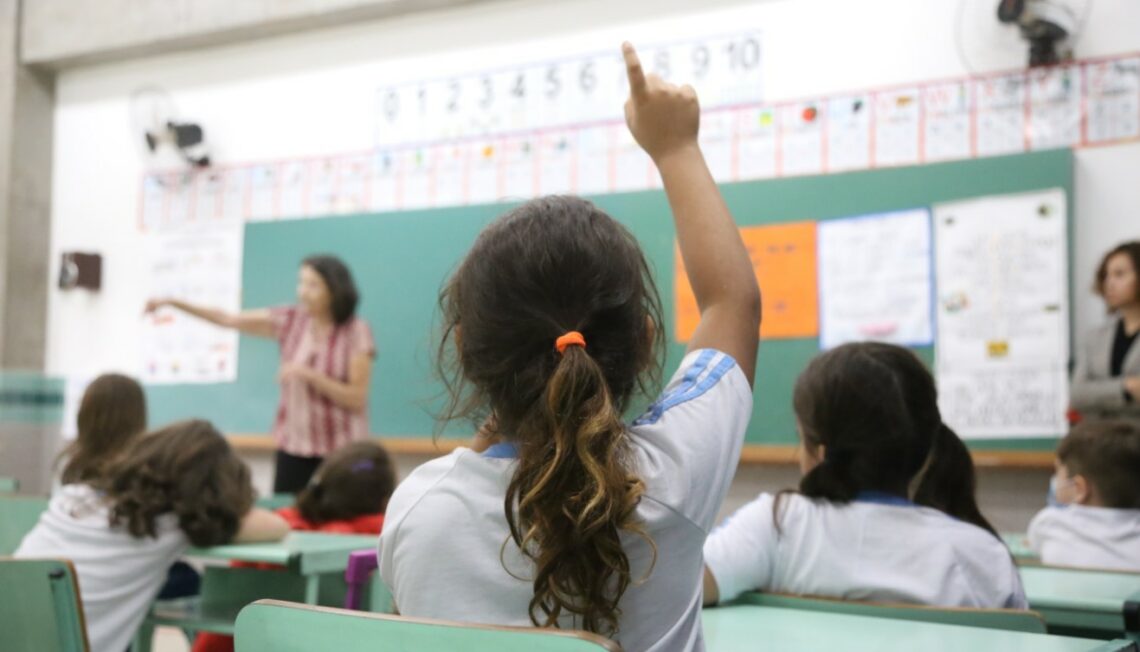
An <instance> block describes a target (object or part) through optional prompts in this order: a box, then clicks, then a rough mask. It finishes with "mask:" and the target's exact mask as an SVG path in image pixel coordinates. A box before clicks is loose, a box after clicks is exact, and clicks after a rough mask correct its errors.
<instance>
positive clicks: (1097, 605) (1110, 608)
mask: <svg viewBox="0 0 1140 652" xmlns="http://www.w3.org/2000/svg"><path fill="white" fill-rule="evenodd" d="M1021 582H1022V584H1023V585H1024V586H1025V595H1026V596H1027V597H1028V598H1029V606H1030V607H1031V608H1033V609H1049V608H1061V609H1070V610H1080V611H1091V612H1110V613H1113V614H1120V613H1121V610H1122V609H1123V606H1124V602H1125V601H1126V600H1132V601H1140V573H1113V572H1108V571H1091V570H1080V569H1073V568H1050V567H1048V566H1024V567H1022V568H1021Z"/></svg>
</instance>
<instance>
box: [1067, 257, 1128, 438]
mask: <svg viewBox="0 0 1140 652" xmlns="http://www.w3.org/2000/svg"><path fill="white" fill-rule="evenodd" d="M1093 291H1095V292H1096V293H1097V294H1099V295H1100V296H1101V298H1103V299H1104V303H1105V307H1107V308H1108V313H1109V319H1108V321H1107V322H1106V323H1105V324H1103V325H1102V326H1100V327H1098V328H1096V329H1095V330H1094V331H1093V332H1091V333H1089V334H1088V336H1087V337H1086V338H1085V340H1084V342H1083V344H1082V346H1080V347H1079V348H1078V349H1077V366H1076V369H1075V370H1074V371H1073V381H1072V391H1071V395H1072V407H1073V409H1074V410H1076V411H1077V412H1078V413H1079V414H1080V415H1081V416H1082V417H1083V418H1124V419H1128V420H1131V421H1134V422H1135V423H1138V424H1140V345H1137V344H1136V340H1137V338H1138V336H1140V241H1137V240H1133V241H1131V242H1123V243H1121V244H1119V245H1117V246H1115V247H1113V248H1112V250H1111V251H1109V252H1108V253H1107V254H1105V255H1104V258H1103V259H1102V260H1101V261H1100V266H1099V267H1097V270H1096V280H1095V282H1094V283H1093Z"/></svg>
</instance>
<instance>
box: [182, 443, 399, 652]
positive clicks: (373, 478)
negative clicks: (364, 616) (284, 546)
mask: <svg viewBox="0 0 1140 652" xmlns="http://www.w3.org/2000/svg"><path fill="white" fill-rule="evenodd" d="M395 488H396V470H395V468H393V466H392V460H391V458H390V457H389V456H388V452H387V451H386V450H384V447H383V446H381V445H380V444H379V443H377V442H372V441H357V442H353V443H351V444H348V445H346V446H341V447H340V448H338V449H337V450H335V451H334V452H333V453H331V454H330V455H329V456H328V457H326V458H325V461H324V462H323V463H322V464H321V466H320V468H318V469H317V472H316V473H315V474H314V475H313V479H312V480H310V481H309V484H308V486H306V487H305V488H304V489H303V490H302V491H301V493H300V494H298V496H297V503H296V504H295V505H293V506H291V507H283V508H281V509H279V510H277V515H278V516H280V517H282V518H283V519H285V521H286V522H287V523H288V524H289V528H290V529H293V530H304V531H315V532H328V533H331V534H380V530H381V528H382V527H383V526H384V510H385V509H387V508H388V499H389V498H390V497H391V496H392V491H393V490H394V489H395ZM233 565H234V566H238V567H249V566H252V567H255V568H263V569H278V568H283V567H281V566H275V565H273V564H249V563H242V562H234V563H233ZM233 650H234V639H233V637H232V636H227V635H225V634H216V633H213V632H203V633H201V634H199V635H198V637H197V638H196V639H195V640H194V647H193V652H233Z"/></svg>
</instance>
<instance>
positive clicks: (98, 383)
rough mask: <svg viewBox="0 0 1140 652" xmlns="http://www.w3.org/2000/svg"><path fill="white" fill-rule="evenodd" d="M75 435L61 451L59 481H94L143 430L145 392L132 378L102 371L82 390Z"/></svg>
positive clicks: (102, 474)
mask: <svg viewBox="0 0 1140 652" xmlns="http://www.w3.org/2000/svg"><path fill="white" fill-rule="evenodd" d="M75 425H76V431H77V434H76V437H75V441H73V442H71V444H69V445H68V446H67V448H65V449H64V450H63V452H62V453H60V456H59V462H60V464H62V465H63V470H62V471H61V472H60V484H73V483H76V482H87V483H90V482H93V481H96V480H99V479H101V478H102V477H103V476H104V475H105V474H106V470H107V467H108V466H109V465H110V464H111V463H112V462H113V461H114V460H115V458H116V457H117V456H119V455H121V454H122V453H123V451H124V450H125V449H126V448H127V446H129V445H130V443H131V442H132V441H134V440H135V438H137V437H138V436H140V435H142V434H143V432H144V431H146V395H145V394H144V393H143V388H142V386H141V385H139V384H138V382H136V381H135V380H134V379H133V378H129V377H127V376H123V375H120V374H103V375H102V376H99V377H98V378H96V379H95V380H93V381H91V384H90V385H88V386H87V389H86V390H85V391H84V392H83V399H82V400H81V401H80V402H79V415H78V417H77V418H76V424H75Z"/></svg>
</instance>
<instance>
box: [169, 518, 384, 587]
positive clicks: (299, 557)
mask: <svg viewBox="0 0 1140 652" xmlns="http://www.w3.org/2000/svg"><path fill="white" fill-rule="evenodd" d="M378 540H379V537H378V536H375V535H371V534H364V535H351V534H325V533H322V532H290V533H289V534H288V535H287V536H286V537H285V538H284V539H283V540H281V541H277V542H274V543H235V544H231V545H227V546H214V547H212V548H191V549H190V550H189V551H188V552H187V553H186V556H187V557H190V558H192V559H202V560H218V561H245V562H263V563H269V564H278V565H280V566H284V567H286V568H287V569H288V570H290V571H292V572H293V573H296V574H298V575H302V576H304V578H305V602H306V603H307V604H316V603H317V596H318V594H319V591H320V579H321V575H322V574H326V573H334V572H343V571H344V569H345V566H347V565H348V555H349V553H352V552H354V551H357V550H368V549H370V548H375V547H376V543H377V541H378Z"/></svg>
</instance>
